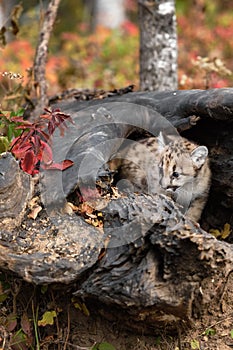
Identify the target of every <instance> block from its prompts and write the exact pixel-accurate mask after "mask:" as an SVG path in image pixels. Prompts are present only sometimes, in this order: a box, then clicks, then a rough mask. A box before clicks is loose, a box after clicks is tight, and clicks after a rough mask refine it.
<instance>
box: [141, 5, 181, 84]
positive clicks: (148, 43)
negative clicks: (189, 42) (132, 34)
mask: <svg viewBox="0 0 233 350" xmlns="http://www.w3.org/2000/svg"><path fill="white" fill-rule="evenodd" d="M138 4H139V23H140V88H141V90H150V91H152V90H161V91H163V90H169V89H170V90H171V89H177V35H176V14H175V2H174V0H162V1H156V0H152V1H147V0H138Z"/></svg>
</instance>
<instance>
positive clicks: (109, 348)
mask: <svg viewBox="0 0 233 350" xmlns="http://www.w3.org/2000/svg"><path fill="white" fill-rule="evenodd" d="M91 350H116V348H115V347H114V346H113V345H111V344H109V343H107V342H104V343H97V344H95V345H94V346H93V347H92V348H91Z"/></svg>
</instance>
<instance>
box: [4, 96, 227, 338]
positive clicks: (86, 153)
mask: <svg viewBox="0 0 233 350" xmlns="http://www.w3.org/2000/svg"><path fill="white" fill-rule="evenodd" d="M57 107H59V108H61V110H62V111H63V112H66V113H70V115H71V116H72V118H73V119H74V121H75V125H71V126H70V127H69V130H68V132H67V136H65V137H64V138H60V137H59V135H58V134H59V133H57V134H56V135H54V139H53V152H54V157H55V159H54V160H55V161H61V160H64V159H71V160H73V162H74V166H73V167H71V168H69V169H67V170H65V171H63V172H59V171H56V170H55V171H44V172H43V173H42V174H41V178H40V183H39V192H40V193H41V196H40V197H41V199H40V200H41V201H42V205H43V211H42V212H41V213H40V215H39V216H38V217H37V218H36V219H35V220H34V221H33V220H32V219H29V218H28V217H27V215H26V214H25V218H24V220H23V221H22V223H21V226H20V227H18V228H15V229H11V230H8V228H7V227H5V228H4V230H2V229H1V237H0V266H1V268H4V269H10V270H12V271H14V272H16V273H17V274H19V275H20V276H22V277H23V278H24V279H26V280H28V281H30V282H34V283H36V284H43V283H53V282H62V283H70V282H72V281H74V282H78V283H77V284H76V285H77V291H76V295H77V296H80V297H82V298H85V301H87V302H88V301H89V302H91V301H93V300H96V299H98V300H99V301H100V303H101V304H102V305H111V310H113V309H114V308H116V310H117V311H118V313H119V315H122V319H124V320H125V322H126V323H127V326H128V327H130V328H131V329H137V327H138V326H139V325H141V324H143V325H144V326H145V329H146V331H148V332H150V331H151V329H153V330H152V331H154V327H155V324H156V327H164V326H165V325H166V326H167V325H168V326H169V327H170V326H171V327H173V326H174V324H175V323H177V322H179V321H180V320H183V321H190V320H192V319H193V318H195V317H198V316H199V315H200V313H202V312H203V310H205V309H206V308H208V307H209V308H210V311H211V305H212V304H213V303H214V301H215V300H218V298H221V293H222V292H223V290H224V288H225V282H226V281H227V279H228V276H229V274H230V273H231V270H232V266H233V250H232V246H231V244H230V243H231V242H232V237H231V236H230V237H229V238H228V243H227V242H222V241H218V240H216V239H215V238H214V237H213V236H212V235H210V234H209V233H207V232H206V231H204V230H203V228H206V229H209V228H210V227H211V228H215V227H219V228H220V227H222V226H223V225H224V224H225V223H226V222H228V223H229V224H230V225H231V226H233V215H232V207H233V181H232V180H233V178H232V176H233V162H232V159H233V145H232V142H233V141H232V140H233V128H232V122H233V118H232V116H233V89H218V90H209V91H200V90H194V91H174V92H153V93H129V94H127V95H123V96H119V97H111V98H107V99H105V100H101V101H98V100H95V101H88V102H77V101H66V102H64V103H61V104H58V105H57ZM166 120H167V121H166ZM174 126H175V127H177V129H178V130H179V131H180V132H181V133H182V135H184V136H186V137H187V138H190V139H193V140H195V141H197V142H199V143H201V144H206V145H207V146H208V148H209V151H210V160H211V168H212V172H213V181H212V186H211V190H210V200H209V202H208V204H207V207H206V210H205V213H204V215H203V218H202V228H201V227H200V226H199V225H198V224H196V223H193V222H191V221H189V219H188V218H186V217H185V215H183V214H182V213H181V211H180V209H179V208H178V207H176V206H175V204H174V203H173V202H171V200H170V199H168V198H167V197H166V196H163V195H160V196H154V197H152V196H150V195H144V194H141V195H136V194H133V193H132V194H129V195H128V196H120V197H119V198H117V199H112V200H108V201H107V205H106V202H105V204H103V205H102V207H101V213H102V215H103V217H104V227H103V229H100V228H95V227H93V226H91V225H89V224H87V223H86V222H85V221H84V218H83V217H82V216H80V215H79V216H78V215H77V214H76V213H72V212H71V214H70V215H68V214H64V213H63V214H62V208H63V207H64V204H65V203H66V198H67V196H68V195H69V194H70V193H71V192H73V191H75V190H76V188H77V187H79V190H80V191H81V194H82V193H83V194H85V193H87V192H85V191H86V190H87V189H88V190H90V189H91V190H94V189H95V185H96V179H100V180H102V181H104V180H103V178H104V177H105V176H103V175H105V174H106V173H107V169H106V167H105V163H106V162H107V161H108V160H109V159H110V157H111V156H112V155H113V154H114V152H116V151H117V150H118V148H119V146H120V145H121V142H122V140H124V139H125V138H126V137H131V138H134V139H137V138H138V137H140V135H141V134H143V133H145V132H146V133H147V132H150V133H151V134H154V135H156V134H157V133H158V129H159V128H160V127H162V128H163V129H164V130H165V131H167V132H169V131H171V130H172V129H173V128H174ZM1 169H2V168H1ZM1 172H2V170H1ZM10 173H11V172H10ZM23 186H24V185H23ZM92 193H93V192H92ZM0 195H1V194H0ZM10 195H11V191H9V197H10ZM26 201H28V199H25V200H24V206H23V208H25V202H26ZM99 201H100V202H101V199H99ZM97 202H98V201H94V200H93V201H92V202H91V203H92V205H93V207H94V208H97V204H96V203H97ZM1 203H3V202H1ZM22 213H25V209H23V210H22ZM21 218H22V215H21ZM3 219H4V217H3V216H2V220H3ZM104 314H105V316H106V317H108V316H109V315H107V314H108V312H107V308H105V311H104ZM126 315H127V317H126ZM123 316H124V317H123ZM132 320H134V321H133V322H132Z"/></svg>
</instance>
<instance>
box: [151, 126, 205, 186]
mask: <svg viewBox="0 0 233 350" xmlns="http://www.w3.org/2000/svg"><path fill="white" fill-rule="evenodd" d="M158 143H159V152H160V162H159V183H160V186H161V187H162V188H163V189H165V190H169V191H176V190H177V189H178V188H181V187H183V186H185V185H186V184H189V183H190V184H192V183H193V181H194V179H195V178H196V177H197V175H198V173H199V171H200V169H201V167H202V166H203V165H204V163H205V162H206V160H207V156H208V149H207V147H205V146H197V145H195V144H193V143H191V142H189V141H187V140H185V139H183V138H181V137H180V138H177V136H175V137H174V136H171V137H170V136H168V137H167V140H165V137H164V136H163V134H162V133H160V134H159V137H158Z"/></svg>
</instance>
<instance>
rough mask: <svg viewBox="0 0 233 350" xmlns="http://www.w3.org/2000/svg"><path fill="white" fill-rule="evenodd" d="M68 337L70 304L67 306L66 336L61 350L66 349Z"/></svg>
mask: <svg viewBox="0 0 233 350" xmlns="http://www.w3.org/2000/svg"><path fill="white" fill-rule="evenodd" d="M69 336H70V304H69V305H68V311H67V334H66V339H65V343H64V348H63V350H66V347H67V345H68V340H69Z"/></svg>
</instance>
